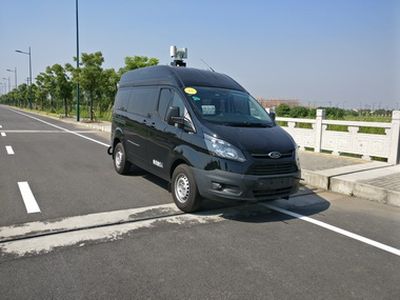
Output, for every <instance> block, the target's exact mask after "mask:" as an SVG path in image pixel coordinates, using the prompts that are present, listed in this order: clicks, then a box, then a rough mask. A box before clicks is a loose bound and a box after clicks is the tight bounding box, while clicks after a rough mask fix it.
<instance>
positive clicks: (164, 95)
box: [158, 89, 173, 120]
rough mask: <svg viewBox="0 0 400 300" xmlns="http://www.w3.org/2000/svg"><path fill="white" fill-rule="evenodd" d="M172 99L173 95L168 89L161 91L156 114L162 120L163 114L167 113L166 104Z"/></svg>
mask: <svg viewBox="0 0 400 300" xmlns="http://www.w3.org/2000/svg"><path fill="white" fill-rule="evenodd" d="M172 97H173V93H172V91H171V90H170V89H161V93H160V101H159V102H158V113H159V114H160V117H161V119H163V120H164V118H165V114H166V113H167V108H168V104H169V102H170V101H171V99H172Z"/></svg>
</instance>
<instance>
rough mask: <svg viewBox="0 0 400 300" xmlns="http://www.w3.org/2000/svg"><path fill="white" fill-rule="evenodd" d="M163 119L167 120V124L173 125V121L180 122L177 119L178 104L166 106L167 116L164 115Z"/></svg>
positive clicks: (178, 118)
mask: <svg viewBox="0 0 400 300" xmlns="http://www.w3.org/2000/svg"><path fill="white" fill-rule="evenodd" d="M165 119H166V120H167V123H168V124H169V125H175V123H178V124H180V123H182V122H179V120H180V119H181V118H180V117H179V107H178V106H170V107H168V110H167V116H166V117H165Z"/></svg>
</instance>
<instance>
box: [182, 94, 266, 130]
mask: <svg viewBox="0 0 400 300" xmlns="http://www.w3.org/2000/svg"><path fill="white" fill-rule="evenodd" d="M184 92H185V94H186V95H187V97H188V98H189V99H190V102H191V103H192V104H193V106H194V107H195V111H196V114H197V115H198V116H200V117H201V118H202V119H204V120H207V121H209V122H212V123H218V124H221V125H226V126H237V127H270V126H272V125H273V121H272V120H271V118H270V116H269V115H268V113H267V112H266V111H265V110H264V108H263V107H262V106H261V105H260V104H259V103H258V101H257V100H256V99H254V98H253V97H252V96H250V95H249V94H247V93H244V92H241V91H236V90H229V89H222V88H214V87H187V88H185V89H184Z"/></svg>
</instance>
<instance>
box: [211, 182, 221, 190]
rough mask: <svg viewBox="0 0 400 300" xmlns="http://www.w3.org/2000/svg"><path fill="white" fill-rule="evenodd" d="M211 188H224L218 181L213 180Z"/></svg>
mask: <svg viewBox="0 0 400 300" xmlns="http://www.w3.org/2000/svg"><path fill="white" fill-rule="evenodd" d="M211 188H212V189H213V190H218V191H219V190H222V184H220V183H218V182H211Z"/></svg>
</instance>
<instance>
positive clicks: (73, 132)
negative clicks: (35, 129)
mask: <svg viewBox="0 0 400 300" xmlns="http://www.w3.org/2000/svg"><path fill="white" fill-rule="evenodd" d="M10 110H11V111H13V112H15V113H16V114H19V115H22V116H25V117H28V118H31V119H33V120H36V121H39V122H42V123H44V124H47V125H49V126H52V127H54V128H57V129H60V130H63V131H65V132H68V133H71V134H74V135H76V136H79V137H81V138H84V139H86V140H89V141H92V142H94V143H97V144H99V145H102V146H105V147H109V146H110V145H109V144H106V143H103V142H100V141H98V140H95V139H92V138H90V137H87V136H84V135H82V134H79V133H76V132H75V131H72V130H69V129H67V128H64V127H61V126H58V125H54V124H51V123H50V122H47V121H44V120H42V119H39V118H36V117H32V116H30V115H28V114H24V113H22V112H19V111H16V110H13V109H10Z"/></svg>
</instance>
